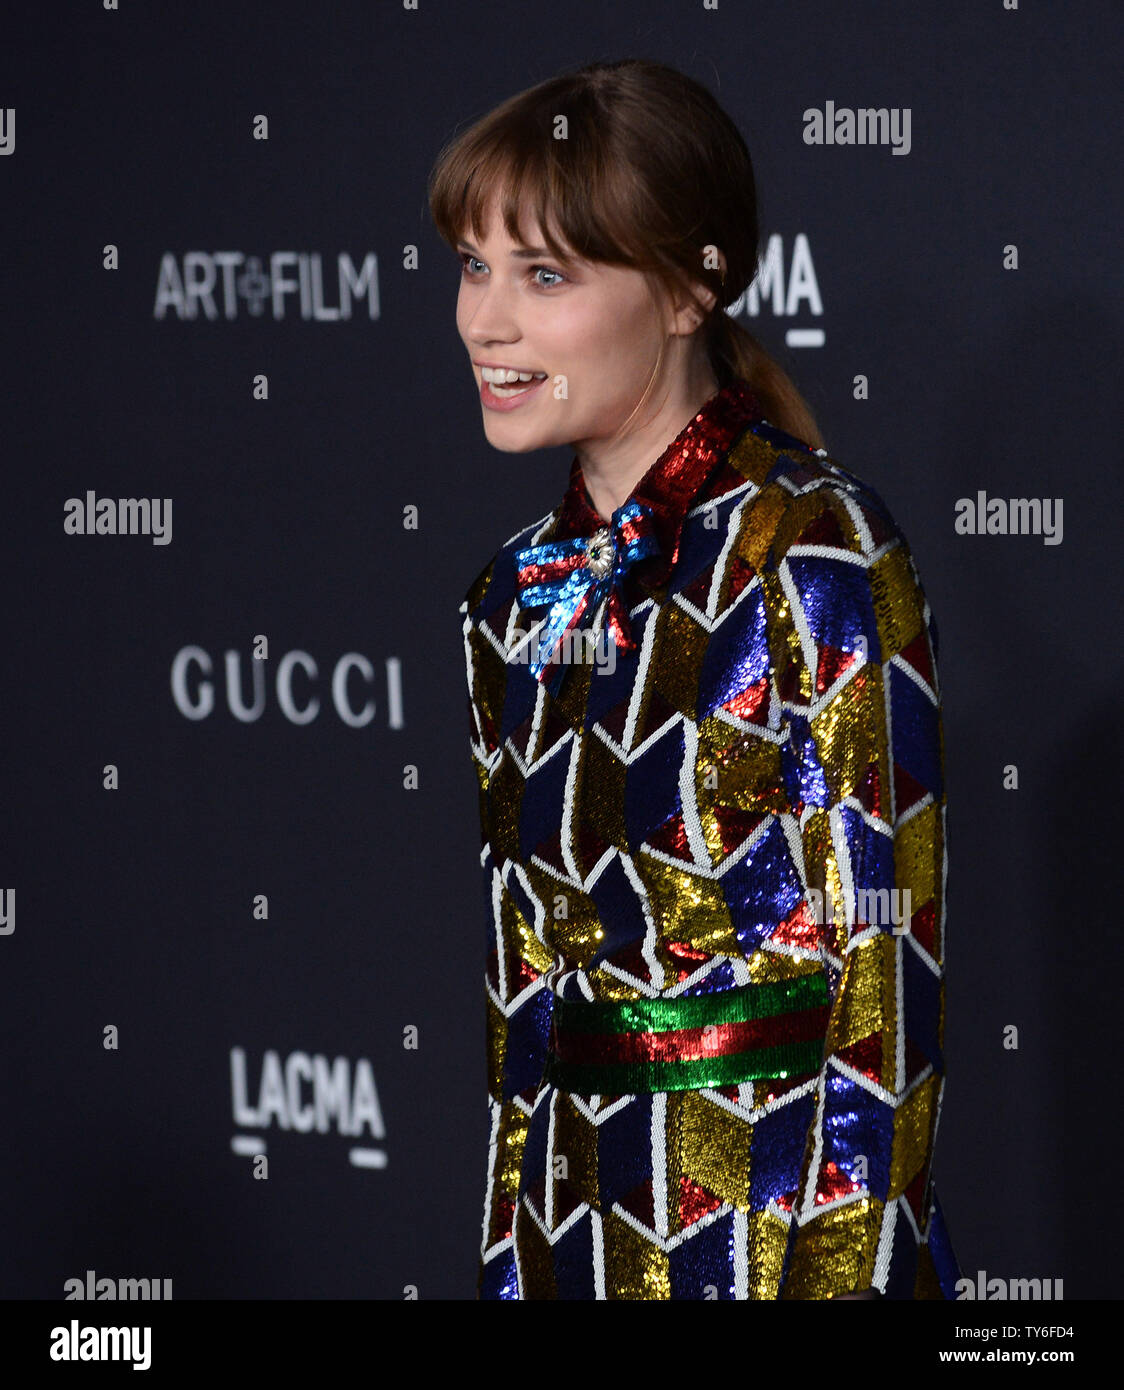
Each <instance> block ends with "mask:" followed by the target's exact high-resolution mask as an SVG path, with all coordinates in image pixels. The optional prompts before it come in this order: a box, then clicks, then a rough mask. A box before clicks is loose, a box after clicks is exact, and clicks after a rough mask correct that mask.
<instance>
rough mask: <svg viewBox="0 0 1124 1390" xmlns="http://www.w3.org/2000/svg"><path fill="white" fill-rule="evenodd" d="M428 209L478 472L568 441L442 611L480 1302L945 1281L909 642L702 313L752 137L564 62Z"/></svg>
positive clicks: (801, 436) (785, 435)
mask: <svg viewBox="0 0 1124 1390" xmlns="http://www.w3.org/2000/svg"><path fill="white" fill-rule="evenodd" d="M430 207H431V211H432V214H433V217H434V221H435V223H436V225H437V227H438V229H439V231H440V232H441V234H442V236H443V237H444V238H445V239H446V240H447V241H448V242H449V243H450V244H451V245H452V246H454V247H455V248H456V249H457V250H458V252H459V254H460V256H461V261H462V281H461V287H460V294H459V299H458V304H457V327H458V330H459V332H460V334H461V337H462V339H463V340H464V343H465V346H466V348H467V349H468V352H469V355H470V357H471V359H472V362H473V365H474V375H475V377H476V380H477V383H478V386H479V390H480V398H481V405H482V408H483V419H484V429H485V433H486V435H487V437H488V440H489V442H490V443H492V444H493V445H495V446H496V447H497V448H499V449H502V450H505V451H510V452H517V453H522V452H526V451H528V450H531V449H540V448H545V447H549V446H552V445H559V444H565V445H569V446H572V447H573V449H574V451H575V453H574V459H573V462H572V464H571V469H570V480H569V487H568V490H567V491H566V493H565V495H564V497H563V499H562V502H561V504H560V505H559V506H558V507H557V508H556V509H554V510H553V511H552V512H550V513H549V514H548V515H547V516H545V517H542V518H540V519H539V520H538V521H536V522H534V523H533V524H532V525H530V526H527V527H525V528H524V529H523V530H521V531H520V532H519V533H518V534H517V535H515V536H512V537H511V538H510V539H509V540H508V541H507V542H506V543H505V544H504V545H503V546H502V547H501V548H500V550H499V552H498V553H497V554H496V555H495V556H494V557H493V559H492V560H491V561H490V562H489V563H488V564H487V565H486V566H485V568H484V569H483V571H482V572H481V573H480V575H479V576H478V577H477V579H476V580H475V581H474V582H473V584H472V586H471V587H470V589H469V592H468V595H467V597H466V599H465V601H464V603H463V604H462V605H461V610H460V611H461V613H462V614H463V615H464V636H465V654H466V659H467V663H468V682H469V694H470V708H471V716H472V751H473V755H474V762H475V767H476V771H477V773H478V777H479V783H480V812H481V824H482V829H483V850H482V856H481V863H482V865H483V869H484V887H485V909H486V914H487V924H488V947H489V949H488V963H487V971H486V991H487V1006H486V1007H487V1026H488V1056H489V1075H490V1112H491V1126H492V1127H491V1144H490V1156H489V1166H488V1179H487V1198H486V1204H485V1216H484V1231H483V1240H482V1247H481V1263H480V1279H479V1286H478V1293H479V1296H480V1297H482V1298H508V1299H511V1298H598V1299H600V1298H656V1299H662V1298H721V1299H731V1298H737V1299H776V1298H798V1299H802V1298H875V1297H879V1296H884V1297H890V1298H952V1297H954V1296H955V1294H954V1284H955V1281H956V1279H957V1277H958V1275H959V1271H958V1269H957V1265H956V1261H955V1258H954V1255H953V1252H952V1249H951V1246H950V1243H949V1240H948V1237H947V1235H946V1232H945V1229H944V1224H943V1221H942V1217H941V1212H940V1207H939V1205H938V1204H937V1200H936V1195H935V1192H934V1189H933V1184H932V1179H931V1174H930V1162H931V1155H932V1148H933V1142H934V1139H935V1135H936V1129H937V1120H938V1114H939V1110H940V1101H941V1094H942V1088H943V1078H944V1064H943V1057H942V1051H941V1048H942V1035H943V1001H944V994H943V957H944V899H943V879H944V874H943V865H944V844H945V841H944V834H945V813H944V789H943V777H942V753H943V750H942V731H941V721H940V708H939V689H938V682H937V675H936V666H935V655H936V630H935V626H934V625H933V621H932V618H931V615H930V612H929V606H928V604H927V602H926V600H925V597H924V594H923V591H922V589H921V587H920V584H919V581H918V579H917V575H916V572H915V570H914V566H913V563H912V560H911V558H910V553H909V550H908V548H907V545H906V542H905V540H904V539H903V537H902V535H901V533H900V531H899V530H898V529H897V527H896V526H895V523H894V521H893V520H892V518H891V516H890V515H889V513H888V512H887V510H886V507H885V506H884V504H883V503H882V502H881V500H880V499H879V498H878V496H877V495H876V494H875V493H874V492H873V491H872V489H871V488H870V487H868V486H866V485H865V484H864V483H862V482H861V481H860V480H859V479H858V478H857V477H855V476H854V475H852V474H851V473H849V472H847V471H846V470H845V469H843V468H842V467H840V466H839V465H838V464H837V463H835V462H834V460H832V459H830V458H829V457H828V456H827V454H826V453H825V452H824V450H823V448H822V447H820V445H821V440H820V438H819V434H818V432H817V430H816V426H815V422H814V420H813V419H812V416H811V414H810V412H809V410H808V408H807V406H806V405H805V404H804V402H803V401H802V400H801V398H800V396H799V395H798V393H797V392H796V390H795V388H794V387H793V386H792V384H791V382H790V381H789V380H788V379H787V377H786V376H785V375H784V374H783V373H782V372H781V371H780V369H779V368H778V367H777V366H776V365H775V364H774V363H772V362H771V361H770V359H769V358H768V357H767V356H766V354H765V353H764V352H763V350H762V349H761V348H760V347H759V346H758V345H757V344H756V343H755V341H754V340H753V339H752V338H751V337H750V335H749V334H747V333H746V332H745V331H744V330H743V329H742V328H741V327H740V326H738V325H736V324H735V323H734V322H733V320H732V319H731V318H730V316H729V315H728V314H726V313H725V312H724V309H725V306H726V305H728V304H730V303H732V302H733V300H734V299H736V298H737V297H738V295H740V294H741V293H742V291H743V290H744V289H745V288H746V287H747V285H748V284H749V283H750V282H751V280H752V278H753V275H754V273H755V269H756V261H757V236H758V230H757V215H756V201H755V190H754V179H753V171H752V166H751V163H750V157H749V153H748V151H747V150H746V147H745V144H744V142H743V141H742V139H741V136H740V135H739V133H738V131H737V130H736V128H735V127H734V125H733V124H732V122H731V121H730V120H729V118H728V117H727V116H726V115H725V113H724V112H723V111H722V110H721V108H720V107H719V106H718V105H717V103H716V102H715V101H714V99H713V98H712V97H711V96H710V94H709V93H708V92H707V91H706V90H705V89H704V88H703V87H701V86H699V85H698V84H697V83H695V82H693V81H692V80H690V79H688V78H687V77H685V76H683V75H682V74H680V73H678V72H676V71H675V70H674V69H671V68H668V67H665V66H662V65H659V64H654V63H649V62H641V61H627V62H620V63H599V64H595V65H592V66H589V67H586V68H583V69H581V70H580V71H578V72H575V73H568V74H564V75H562V76H559V77H557V78H554V79H552V80H550V81H547V82H543V83H541V84H540V85H538V86H536V87H534V88H532V89H530V90H529V91H526V92H523V93H521V94H519V95H517V96H515V97H513V98H511V99H510V100H509V101H506V102H505V103H503V104H502V105H501V106H500V107H498V108H497V109H496V110H495V111H493V112H492V113H490V114H489V115H488V116H486V117H485V118H483V119H482V120H481V121H479V122H478V123H477V124H476V125H474V126H473V127H471V128H470V129H469V130H467V131H466V132H464V133H463V134H461V135H460V136H458V137H457V138H456V139H455V140H453V141H452V142H451V143H450V144H449V145H448V146H447V147H446V149H445V150H444V151H443V152H442V154H441V157H440V159H439V161H438V163H437V166H436V167H435V169H434V173H433V176H432V178H431V182H430Z"/></svg>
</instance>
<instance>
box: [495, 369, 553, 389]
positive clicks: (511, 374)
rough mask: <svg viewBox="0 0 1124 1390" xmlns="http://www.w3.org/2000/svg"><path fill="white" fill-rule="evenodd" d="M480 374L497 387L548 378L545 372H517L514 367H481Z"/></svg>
mask: <svg viewBox="0 0 1124 1390" xmlns="http://www.w3.org/2000/svg"><path fill="white" fill-rule="evenodd" d="M480 374H481V375H482V376H483V378H484V380H485V381H491V382H493V383H494V384H495V385H497V386H499V385H502V384H503V383H504V382H507V381H533V380H534V379H535V377H539V378H542V377H544V376H546V373H545V372H517V371H516V370H515V368H514V367H481V368H480Z"/></svg>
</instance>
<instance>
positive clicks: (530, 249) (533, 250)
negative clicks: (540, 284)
mask: <svg viewBox="0 0 1124 1390" xmlns="http://www.w3.org/2000/svg"><path fill="white" fill-rule="evenodd" d="M458 244H459V245H461V246H463V247H464V248H465V250H466V251H471V252H472V254H473V255H474V256H479V255H480V252H479V251H478V250H477V248H476V247H475V246H473V244H472V242H471V241H469V240H467V238H465V237H461V238H460V239H459V243H458ZM511 254H512V255H513V256H517V257H518V258H519V259H520V260H524V261H529V260H533V259H534V258H535V257H536V256H550V257H552V258H553V259H555V260H562V261H569V260H570V258H569V257H568V256H555V255H554V252H553V251H549V250H547V248H546V247H545V246H521V247H519V248H518V249H517V250H515V251H512V253H511ZM481 259H483V258H482V257H481Z"/></svg>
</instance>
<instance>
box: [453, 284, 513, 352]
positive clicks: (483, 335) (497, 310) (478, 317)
mask: <svg viewBox="0 0 1124 1390" xmlns="http://www.w3.org/2000/svg"><path fill="white" fill-rule="evenodd" d="M470 293H471V294H472V296H473V298H472V301H471V307H470V308H469V312H468V317H467V319H466V321H465V337H466V338H468V339H469V341H470V342H473V343H476V344H478V345H479V346H481V347H482V346H484V344H486V343H497V342H503V343H511V342H514V341H515V340H516V339H517V338H518V337H519V336H520V335H519V325H518V324H517V322H516V316H515V310H514V306H513V303H512V296H511V294H510V293H509V292H508V290H507V289H506V288H505V287H504V286H503V285H502V284H501V283H500V282H499V281H497V280H493V279H490V278H489V280H488V282H487V283H486V284H485V285H482V286H479V287H478V288H476V289H473V290H471V291H470Z"/></svg>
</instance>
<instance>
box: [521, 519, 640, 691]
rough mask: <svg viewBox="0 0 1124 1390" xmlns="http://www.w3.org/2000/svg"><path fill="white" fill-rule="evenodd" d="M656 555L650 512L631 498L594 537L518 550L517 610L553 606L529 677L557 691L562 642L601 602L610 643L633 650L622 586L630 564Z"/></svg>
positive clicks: (539, 638)
mask: <svg viewBox="0 0 1124 1390" xmlns="http://www.w3.org/2000/svg"><path fill="white" fill-rule="evenodd" d="M658 551H659V541H658V539H657V537H656V531H655V526H654V522H653V515H652V509H651V507H649V506H647V505H646V504H645V503H643V502H637V501H635V500H634V499H630V500H629V501H627V502H625V503H623V504H622V505H621V506H619V507H618V508H617V509H616V511H615V512H614V513H613V515H612V518H611V519H610V521H609V523H608V525H605V526H601V527H600V528H599V529H598V530H597V531H595V532H594V533H593V535H592V536H575V537H573V538H572V539H570V540H564V541H547V542H546V543H545V544H544V545H532V546H528V547H527V549H525V550H517V551H516V552H515V563H516V566H517V569H518V573H517V576H516V588H517V589H518V592H519V600H520V604H521V606H522V607H524V608H535V607H537V606H539V605H542V604H547V603H549V604H550V605H551V609H550V612H549V614H548V615H547V618H546V621H545V623H544V624H543V626H542V628H541V629H540V630H539V633H538V652H537V654H536V656H535V657H534V658H533V659H532V661H531V663H530V666H531V673H532V674H533V675H534V676H536V677H537V678H538V679H539V680H540V681H543V682H544V683H549V684H550V686H551V688H552V689H555V688H556V687H557V685H558V684H559V682H560V679H561V676H562V672H563V670H564V669H565V668H564V667H563V666H561V665H557V666H554V665H553V663H554V657H555V654H556V653H557V651H558V648H559V647H560V646H561V644H562V641H563V638H564V637H565V635H566V633H567V632H569V631H570V630H571V628H576V627H578V626H579V625H580V624H581V621H582V619H583V618H584V617H585V616H586V614H587V613H593V612H595V611H596V609H597V607H598V605H599V604H600V603H601V602H602V601H603V600H605V599H607V600H608V607H607V609H606V621H607V626H608V629H609V631H610V632H611V634H612V638H613V641H614V643H615V644H616V645H617V646H618V647H620V648H621V650H622V651H631V650H632V648H633V647H634V646H635V645H636V643H635V641H634V640H633V638H632V636H631V634H630V632H629V624H628V613H627V610H626V609H625V606H624V600H623V598H622V597H621V584H622V581H623V579H624V576H625V572H626V571H627V570H628V568H629V567H630V566H631V565H633V564H635V563H636V561H637V560H642V559H643V558H644V557H645V556H647V555H655V554H656V553H657V552H658ZM552 666H553V670H552V669H551V668H552Z"/></svg>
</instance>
